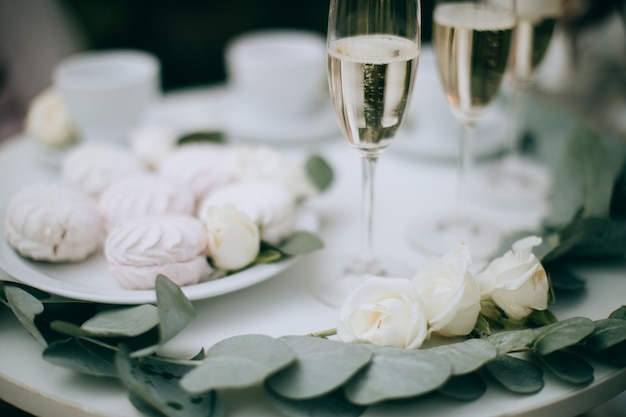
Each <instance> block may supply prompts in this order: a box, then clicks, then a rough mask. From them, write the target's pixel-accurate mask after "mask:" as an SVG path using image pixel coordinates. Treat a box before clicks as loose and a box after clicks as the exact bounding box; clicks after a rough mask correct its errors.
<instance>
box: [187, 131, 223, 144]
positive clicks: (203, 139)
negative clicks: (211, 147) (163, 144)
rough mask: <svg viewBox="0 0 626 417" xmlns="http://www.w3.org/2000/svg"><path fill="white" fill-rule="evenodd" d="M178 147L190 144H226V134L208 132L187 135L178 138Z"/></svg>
mask: <svg viewBox="0 0 626 417" xmlns="http://www.w3.org/2000/svg"><path fill="white" fill-rule="evenodd" d="M177 143H178V145H186V144H188V143H215V144H223V143H226V137H225V135H224V132H220V131H206V132H192V133H186V134H184V135H182V136H181V137H179V138H178V140H177Z"/></svg>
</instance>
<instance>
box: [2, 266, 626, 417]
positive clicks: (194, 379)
mask: <svg viewBox="0 0 626 417" xmlns="http://www.w3.org/2000/svg"><path fill="white" fill-rule="evenodd" d="M157 285H158V290H157V303H156V306H154V305H142V306H99V308H95V309H94V308H93V306H92V305H90V304H88V303H79V304H77V303H75V302H67V303H58V302H55V303H46V302H41V301H39V300H38V299H37V298H36V297H34V296H32V295H30V294H29V292H28V291H27V290H26V289H23V288H21V287H17V286H13V285H9V284H4V285H3V291H4V293H3V297H4V299H6V300H7V301H6V304H7V305H10V306H11V308H12V309H13V311H14V312H15V314H16V316H18V317H20V318H21V320H22V321H23V323H24V325H25V327H26V328H27V329H29V331H32V329H35V330H37V331H38V332H39V334H41V335H43V334H47V335H53V336H54V337H50V338H48V339H46V340H48V341H51V342H49V346H48V347H47V348H46V349H45V350H44V353H43V357H44V359H45V360H47V361H49V362H51V363H54V364H56V365H58V366H62V367H66V368H68V369H71V370H74V371H76V372H80V373H85V374H89V375H94V376H100V377H114V378H119V379H120V380H121V381H122V382H123V384H124V385H125V386H126V387H127V389H128V391H129V398H130V400H131V401H132V403H133V404H134V405H135V407H137V408H138V409H139V410H141V411H142V412H144V413H146V414H148V415H153V416H194V417H195V416H205V417H206V416H209V417H210V416H213V414H214V412H216V411H215V410H216V406H215V403H216V398H217V396H216V392H218V391H219V390H222V389H245V388H248V387H251V386H259V385H263V386H264V387H265V392H266V393H267V395H268V398H269V399H270V401H271V402H272V403H273V404H274V405H275V406H276V407H277V408H278V409H279V410H281V411H282V412H283V413H284V414H285V415H287V416H293V417H301V416H314V417H323V416H331V415H332V416H342V417H343V416H345V417H356V416H358V415H360V414H361V413H362V412H363V411H364V410H365V409H366V407H367V406H369V405H371V404H375V403H378V402H384V401H391V400H394V399H402V398H412V397H418V396H420V395H425V394H428V393H432V392H440V393H442V394H443V395H445V396H448V397H451V398H455V399H458V400H462V401H472V400H476V399H478V398H480V396H482V394H483V393H484V392H485V391H486V389H487V385H486V384H485V381H484V380H483V377H482V374H484V373H488V374H490V375H491V376H492V377H493V378H494V379H495V380H496V381H498V382H499V383H500V384H502V386H503V387H505V388H506V389H507V390H509V391H511V392H514V393H518V394H531V393H534V392H537V391H539V390H540V389H541V388H542V387H543V386H544V380H543V371H542V368H544V369H546V370H547V371H549V372H550V373H552V374H553V375H554V376H555V377H557V378H559V379H560V380H562V381H564V382H565V383H569V384H572V385H577V386H578V385H585V384H588V383H590V382H591V381H593V378H594V375H593V367H592V366H591V365H590V364H589V363H588V362H587V361H586V360H585V359H584V353H583V355H582V356H581V355H578V354H574V353H573V352H574V351H575V350H578V351H581V352H592V353H593V354H595V355H599V356H601V357H602V358H605V359H607V360H609V361H611V362H613V363H616V364H618V365H621V366H623V365H626V363H624V362H625V360H624V358H625V357H626V355H625V353H626V324H625V323H626V308H625V307H620V308H619V309H617V310H615V311H614V312H613V313H611V315H610V317H609V318H607V319H603V320H598V321H596V322H594V321H591V320H589V319H586V318H581V317H574V318H570V319H567V320H563V321H561V322H558V323H554V324H549V325H546V326H543V327H539V328H534V329H530V328H526V329H520V330H508V331H504V332H500V333H494V334H492V335H490V336H488V337H486V338H483V339H479V338H469V339H467V340H464V341H461V342H455V343H450V344H447V345H442V346H437V347H432V348H429V349H417V350H407V349H401V348H389V347H377V346H372V345H362V344H346V343H342V342H338V341H334V340H328V339H321V338H318V337H313V336H285V337H281V338H278V339H275V338H272V337H269V336H265V335H241V336H235V337H232V338H229V339H225V340H223V341H221V342H219V343H217V344H215V345H214V346H212V347H210V348H209V349H208V350H207V351H206V352H204V350H202V351H201V352H200V354H198V355H196V357H194V358H192V359H190V360H184V361H181V360H174V359H170V358H166V357H161V356H158V355H154V351H155V349H156V347H158V346H160V345H161V344H163V343H165V342H167V341H168V340H170V338H171V337H173V336H174V335H176V334H177V333H178V332H179V331H180V330H181V329H182V328H184V326H186V325H187V324H188V323H189V322H190V321H191V320H193V317H194V316H195V313H194V311H193V305H192V304H191V303H190V302H189V301H188V300H187V299H186V298H185V297H184V294H183V293H182V291H180V288H178V287H177V286H176V285H174V284H173V283H172V282H171V281H169V280H168V279H167V278H166V277H164V276H161V277H159V278H158V283H157ZM9 300H10V301H9ZM77 307H80V308H79V309H78V310H76V308H77ZM74 311H81V313H80V314H78V317H79V318H78V319H75V320H69V319H70V318H71V317H70V316H71V315H72V314H73V312H74ZM84 315H86V316H88V317H83V316H84ZM57 318H58V319H57ZM42 337H43V336H42ZM581 349H582V350H581ZM512 354H515V355H516V356H511V355H512ZM518 354H524V355H526V357H524V356H517V355H518ZM533 357H535V358H536V360H532V358H533ZM527 359H530V360H527ZM537 364H541V367H540V366H538V365H537Z"/></svg>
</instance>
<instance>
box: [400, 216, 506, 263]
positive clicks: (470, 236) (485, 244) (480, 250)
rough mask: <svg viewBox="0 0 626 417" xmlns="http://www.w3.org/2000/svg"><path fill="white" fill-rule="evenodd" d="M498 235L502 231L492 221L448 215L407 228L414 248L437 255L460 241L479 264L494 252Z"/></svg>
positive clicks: (410, 243) (497, 247) (408, 238)
mask: <svg viewBox="0 0 626 417" xmlns="http://www.w3.org/2000/svg"><path fill="white" fill-rule="evenodd" d="M501 236H502V233H501V231H500V230H499V229H498V228H497V227H496V226H494V225H492V224H489V223H486V222H480V221H477V220H469V221H462V220H457V219H454V218H449V219H444V220H440V221H438V222H433V223H430V224H428V225H426V224H423V223H417V224H414V225H412V226H411V227H409V228H408V232H407V241H408V243H409V245H410V246H411V247H413V248H414V249H416V250H417V251H419V252H422V253H425V254H428V255H432V256H437V257H439V256H442V255H444V254H445V253H446V252H448V251H449V250H450V249H452V248H453V247H454V246H455V245H456V244H458V243H461V242H462V243H464V244H466V245H467V247H468V248H469V251H470V254H471V256H472V260H473V264H474V265H475V266H476V265H477V264H478V266H480V264H484V263H486V262H487V261H488V260H489V259H490V257H492V256H494V255H495V254H496V252H497V250H498V249H499V247H500V240H501Z"/></svg>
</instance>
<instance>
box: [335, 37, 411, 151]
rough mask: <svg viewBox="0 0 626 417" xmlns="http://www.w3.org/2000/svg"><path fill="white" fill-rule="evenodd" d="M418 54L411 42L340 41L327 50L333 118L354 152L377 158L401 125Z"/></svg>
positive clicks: (383, 39) (379, 39)
mask: <svg viewBox="0 0 626 417" xmlns="http://www.w3.org/2000/svg"><path fill="white" fill-rule="evenodd" d="M418 53H419V47H418V45H417V44H416V43H415V42H413V41H411V40H408V39H405V38H401V37H397V36H386V35H368V36H355V37H349V38H343V39H339V40H336V41H334V42H332V43H331V44H330V45H329V46H328V70H329V80H330V88H331V89H332V91H333V94H332V96H333V104H334V106H335V112H336V113H337V115H338V119H339V123H340V125H341V128H342V129H343V131H344V133H345V134H346V136H347V137H348V140H349V141H350V143H351V144H352V145H353V146H355V147H356V148H358V149H359V150H361V151H363V152H366V153H373V154H376V153H380V152H381V151H383V150H384V149H385V148H386V147H387V146H388V145H389V143H390V142H391V140H392V139H393V138H394V136H395V133H396V131H397V129H398V128H399V127H400V126H401V125H402V122H403V121H404V116H405V112H406V108H407V106H408V104H409V92H410V91H412V89H411V87H412V84H413V82H414V79H415V73H416V71H417V64H418V62H417V61H418V55H419V54H418Z"/></svg>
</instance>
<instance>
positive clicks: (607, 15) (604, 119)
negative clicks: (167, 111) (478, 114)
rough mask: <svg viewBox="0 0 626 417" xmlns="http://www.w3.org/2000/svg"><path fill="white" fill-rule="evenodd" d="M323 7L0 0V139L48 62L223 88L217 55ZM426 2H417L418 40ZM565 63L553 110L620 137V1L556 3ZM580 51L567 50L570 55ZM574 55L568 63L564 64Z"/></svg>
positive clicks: (47, 72) (285, 2) (624, 52)
mask: <svg viewBox="0 0 626 417" xmlns="http://www.w3.org/2000/svg"><path fill="white" fill-rule="evenodd" d="M328 3H329V0H301V1H292V0H266V1H264V2H258V1H256V0H176V1H165V0H160V1H159V0H152V1H150V0H89V1H84V0H0V139H2V138H5V137H8V136H10V135H12V134H15V133H16V132H19V131H20V130H21V127H22V125H21V123H22V120H23V117H24V114H25V112H26V109H27V107H28V103H29V102H30V101H31V100H32V98H33V97H34V96H35V95H36V94H37V93H39V92H41V91H42V90H43V89H44V88H46V87H48V86H49V85H50V84H51V72H52V69H53V67H54V65H55V64H56V63H57V62H58V61H59V60H60V59H61V58H63V57H65V56H67V55H69V54H71V53H73V52H77V51H81V50H87V49H90V50H99V49H111V48H134V49H143V50H146V51H148V52H151V53H153V54H155V55H156V56H157V57H158V58H159V59H160V60H161V64H162V88H163V89H164V91H165V92H167V91H171V90H174V89H180V88H186V87H192V86H200V85H208V84H214V83H222V82H224V81H225V77H226V75H225V66H224V48H225V45H226V44H227V42H228V41H229V40H231V39H232V38H233V37H235V36H237V35H238V34H241V33H243V32H246V31H250V30H254V29H262V28H300V29H308V30H312V31H315V32H318V33H321V34H325V32H326V24H327V16H328ZM433 3H434V1H433V0H422V26H423V27H422V39H423V42H425V43H427V42H429V41H430V38H431V31H432V24H431V21H432V10H433ZM562 4H563V9H564V10H565V17H564V19H563V20H564V22H565V24H563V25H561V26H562V27H565V30H564V31H562V32H563V34H564V35H563V36H564V37H566V38H567V39H566V40H565V41H564V42H567V43H569V44H571V48H569V47H568V49H570V50H568V51H565V52H564V53H567V54H568V55H569V56H568V57H566V58H567V60H568V61H567V62H566V64H565V65H563V62H561V66H560V67H559V66H558V65H557V66H553V67H552V68H553V69H552V70H551V71H548V72H547V73H544V74H542V76H543V77H544V80H543V81H544V83H543V84H540V85H542V87H543V88H545V89H547V90H550V89H552V90H551V91H549V92H550V93H551V94H552V95H554V96H555V97H556V98H557V99H558V100H557V101H556V102H557V103H558V104H559V105H562V106H566V107H570V108H572V109H573V110H574V111H576V112H577V113H578V114H579V115H580V117H581V118H586V119H589V120H591V121H592V122H594V123H596V124H597V125H598V126H599V127H600V128H603V129H608V130H612V131H614V132H617V134H618V135H619V136H621V137H625V138H626V22H625V21H624V15H625V11H624V10H625V7H626V6H625V0H601V1H600V0H596V1H591V0H562ZM575 49H577V50H578V52H577V53H575V52H574V50H575ZM574 56H576V60H575V61H574V60H573V58H572V57H574Z"/></svg>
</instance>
